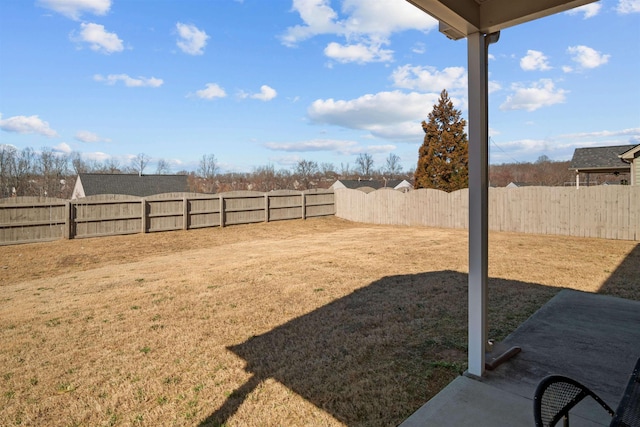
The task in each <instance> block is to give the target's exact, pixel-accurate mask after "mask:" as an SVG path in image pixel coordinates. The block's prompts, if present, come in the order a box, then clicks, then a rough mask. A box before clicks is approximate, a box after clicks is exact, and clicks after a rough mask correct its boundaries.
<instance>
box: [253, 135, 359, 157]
mask: <svg viewBox="0 0 640 427" xmlns="http://www.w3.org/2000/svg"><path fill="white" fill-rule="evenodd" d="M264 146H265V147H266V148H268V149H270V150H275V151H288V152H294V153H301V152H310V151H335V152H337V153H341V154H345V153H351V152H352V150H353V149H354V148H355V147H357V146H358V143H357V142H356V141H348V140H340V139H312V140H309V141H300V142H268V143H266V144H264Z"/></svg>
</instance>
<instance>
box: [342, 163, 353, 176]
mask: <svg viewBox="0 0 640 427" xmlns="http://www.w3.org/2000/svg"><path fill="white" fill-rule="evenodd" d="M350 168H351V167H350V166H349V163H346V164H345V163H340V176H341V177H342V178H349V176H350V175H351V169H350Z"/></svg>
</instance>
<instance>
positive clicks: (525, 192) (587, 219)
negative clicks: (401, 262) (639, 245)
mask: <svg viewBox="0 0 640 427" xmlns="http://www.w3.org/2000/svg"><path fill="white" fill-rule="evenodd" d="M335 193H336V194H335V199H336V216H338V217H340V218H344V219H347V220H351V221H358V222H366V223H372V224H393V225H425V226H431V227H442V228H467V227H468V224H469V197H468V195H469V193H468V189H464V190H459V191H455V192H453V193H445V192H442V191H439V190H432V189H428V190H427V189H421V190H416V191H410V192H408V193H401V192H399V191H395V190H390V189H380V190H377V191H374V192H371V193H368V194H366V193H364V192H361V191H358V190H349V189H339V190H336V192H335ZM489 229H490V230H495V231H513V232H522V233H536V234H557V235H569V236H580V237H599V238H605V239H620V240H640V186H621V185H619V186H598V187H588V188H580V189H575V188H566V187H524V188H490V189H489Z"/></svg>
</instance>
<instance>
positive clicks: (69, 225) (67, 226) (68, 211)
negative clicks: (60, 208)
mask: <svg viewBox="0 0 640 427" xmlns="http://www.w3.org/2000/svg"><path fill="white" fill-rule="evenodd" d="M73 217H74V215H73V206H71V201H70V200H67V201H66V202H65V203H64V238H65V239H66V240H68V239H71V237H72V235H71V233H72V229H73V221H74V218H73Z"/></svg>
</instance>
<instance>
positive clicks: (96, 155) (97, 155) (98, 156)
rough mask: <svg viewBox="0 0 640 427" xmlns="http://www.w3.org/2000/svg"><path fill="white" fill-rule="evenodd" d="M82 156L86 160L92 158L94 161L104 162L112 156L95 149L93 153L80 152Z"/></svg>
mask: <svg viewBox="0 0 640 427" xmlns="http://www.w3.org/2000/svg"><path fill="white" fill-rule="evenodd" d="M82 158H83V159H87V160H94V161H96V162H104V161H105V160H109V159H112V158H113V156H111V155H110V154H107V153H103V152H102V151H95V152H93V153H82Z"/></svg>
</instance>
